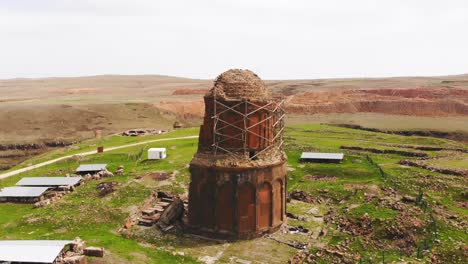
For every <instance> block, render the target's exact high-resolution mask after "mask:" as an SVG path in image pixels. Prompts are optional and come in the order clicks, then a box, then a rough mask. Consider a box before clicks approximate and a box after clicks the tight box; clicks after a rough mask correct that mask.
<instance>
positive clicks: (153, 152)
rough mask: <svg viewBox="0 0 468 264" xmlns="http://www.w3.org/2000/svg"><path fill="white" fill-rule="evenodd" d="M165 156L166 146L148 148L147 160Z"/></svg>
mask: <svg viewBox="0 0 468 264" xmlns="http://www.w3.org/2000/svg"><path fill="white" fill-rule="evenodd" d="M165 158H166V148H150V149H148V159H149V160H160V159H165Z"/></svg>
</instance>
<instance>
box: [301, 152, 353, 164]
mask: <svg viewBox="0 0 468 264" xmlns="http://www.w3.org/2000/svg"><path fill="white" fill-rule="evenodd" d="M343 158H344V154H343V153H320V152H302V155H301V161H308V162H324V163H340V162H341V161H342V160H343Z"/></svg>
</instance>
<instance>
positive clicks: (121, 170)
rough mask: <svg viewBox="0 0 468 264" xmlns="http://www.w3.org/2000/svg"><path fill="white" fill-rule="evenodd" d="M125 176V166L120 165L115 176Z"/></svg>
mask: <svg viewBox="0 0 468 264" xmlns="http://www.w3.org/2000/svg"><path fill="white" fill-rule="evenodd" d="M123 174H124V166H123V165H120V166H119V167H118V168H117V171H116V172H115V175H116V176H120V175H123Z"/></svg>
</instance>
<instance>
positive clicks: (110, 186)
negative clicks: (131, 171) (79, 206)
mask: <svg viewBox="0 0 468 264" xmlns="http://www.w3.org/2000/svg"><path fill="white" fill-rule="evenodd" d="M118 185H119V183H118V182H101V183H99V184H98V186H97V187H96V189H98V190H99V195H100V196H101V197H102V196H106V195H108V194H109V193H113V192H115V187H116V186H118Z"/></svg>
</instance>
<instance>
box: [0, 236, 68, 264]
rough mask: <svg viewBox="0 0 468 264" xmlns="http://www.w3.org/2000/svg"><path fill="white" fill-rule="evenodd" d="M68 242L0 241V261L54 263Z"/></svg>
mask: <svg viewBox="0 0 468 264" xmlns="http://www.w3.org/2000/svg"><path fill="white" fill-rule="evenodd" d="M70 243H72V241H68V240H8V241H0V261H5V262H14V263H18V262H19V263H54V262H55V260H56V259H57V257H58V256H59V255H60V253H61V252H62V251H63V250H64V248H65V246H67V245H68V244H70Z"/></svg>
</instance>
